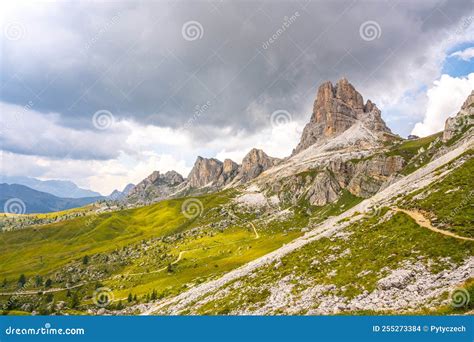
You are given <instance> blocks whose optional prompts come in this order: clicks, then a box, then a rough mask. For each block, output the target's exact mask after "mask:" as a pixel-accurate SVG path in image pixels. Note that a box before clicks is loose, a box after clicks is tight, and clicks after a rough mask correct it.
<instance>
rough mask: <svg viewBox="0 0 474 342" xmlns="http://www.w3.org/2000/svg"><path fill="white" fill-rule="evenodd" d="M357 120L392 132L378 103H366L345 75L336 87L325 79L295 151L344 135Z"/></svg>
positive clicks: (378, 130) (376, 130) (379, 130)
mask: <svg viewBox="0 0 474 342" xmlns="http://www.w3.org/2000/svg"><path fill="white" fill-rule="evenodd" d="M358 121H363V122H364V124H366V126H367V127H368V128H369V129H371V130H373V131H375V132H386V133H391V132H390V129H389V128H388V127H387V126H386V125H385V122H384V121H383V120H382V117H381V113H380V110H379V109H378V108H377V106H376V105H375V104H374V103H373V102H372V101H370V100H367V102H366V103H365V104H364V99H363V97H362V95H361V94H360V93H359V92H358V91H357V90H356V89H355V88H354V86H353V85H352V84H351V83H349V81H348V80H347V79H345V78H342V79H341V80H339V81H338V82H337V83H336V85H335V86H334V85H333V84H332V83H331V82H329V81H328V82H324V83H323V84H322V85H321V86H320V87H319V89H318V92H317V96H316V100H315V101H314V106H313V113H312V115H311V120H310V122H309V123H308V124H307V125H306V126H305V128H304V130H303V134H302V136H301V141H300V143H299V144H298V146H297V147H296V149H295V150H294V151H293V154H296V153H299V152H300V151H302V150H304V149H306V148H308V147H309V146H311V145H313V144H315V143H316V142H318V141H321V140H324V139H329V138H331V137H334V136H337V135H339V134H341V133H342V132H344V131H345V130H347V129H348V128H350V127H351V126H352V125H354V124H355V123H356V122H358Z"/></svg>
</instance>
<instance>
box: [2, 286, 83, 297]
mask: <svg viewBox="0 0 474 342" xmlns="http://www.w3.org/2000/svg"><path fill="white" fill-rule="evenodd" d="M86 284H88V283H80V284H77V285H74V286H70V287H63V288H53V289H49V290H28V291H17V292H3V293H0V296H31V295H36V294H38V293H39V292H41V293H43V294H44V293H54V292H60V291H67V290H71V289H75V288H76V287H81V286H83V285H86Z"/></svg>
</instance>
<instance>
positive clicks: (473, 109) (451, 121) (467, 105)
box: [443, 90, 474, 142]
mask: <svg viewBox="0 0 474 342" xmlns="http://www.w3.org/2000/svg"><path fill="white" fill-rule="evenodd" d="M473 124H474V90H473V91H472V92H471V94H470V95H469V96H468V97H467V99H466V101H464V104H463V105H462V107H461V110H460V111H459V113H458V114H457V115H456V116H455V117H452V118H448V119H447V120H446V124H445V128H444V132H443V141H444V142H446V141H448V140H450V139H452V138H453V137H454V136H455V135H457V134H459V133H461V132H462V131H463V130H466V129H469V127H472V125H473Z"/></svg>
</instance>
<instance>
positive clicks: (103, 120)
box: [92, 109, 115, 131]
mask: <svg viewBox="0 0 474 342" xmlns="http://www.w3.org/2000/svg"><path fill="white" fill-rule="evenodd" d="M114 123H115V118H114V115H113V114H112V113H111V112H110V111H108V110H105V109H101V110H99V111H97V112H95V113H94V115H93V116H92V124H93V125H94V127H95V128H97V129H98V130H101V131H104V130H106V129H109V128H110V127H112V126H113V124H114Z"/></svg>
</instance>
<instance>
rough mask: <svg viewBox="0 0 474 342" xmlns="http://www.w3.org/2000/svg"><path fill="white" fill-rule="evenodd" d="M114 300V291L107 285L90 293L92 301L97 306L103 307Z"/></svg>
mask: <svg viewBox="0 0 474 342" xmlns="http://www.w3.org/2000/svg"><path fill="white" fill-rule="evenodd" d="M113 300H114V293H113V292H112V290H111V289H110V288H108V287H99V288H97V289H96V290H95V291H94V294H93V295H92V302H93V303H94V304H95V305H97V306H98V307H101V308H105V307H106V306H107V305H109V304H110V303H111V302H113Z"/></svg>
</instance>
